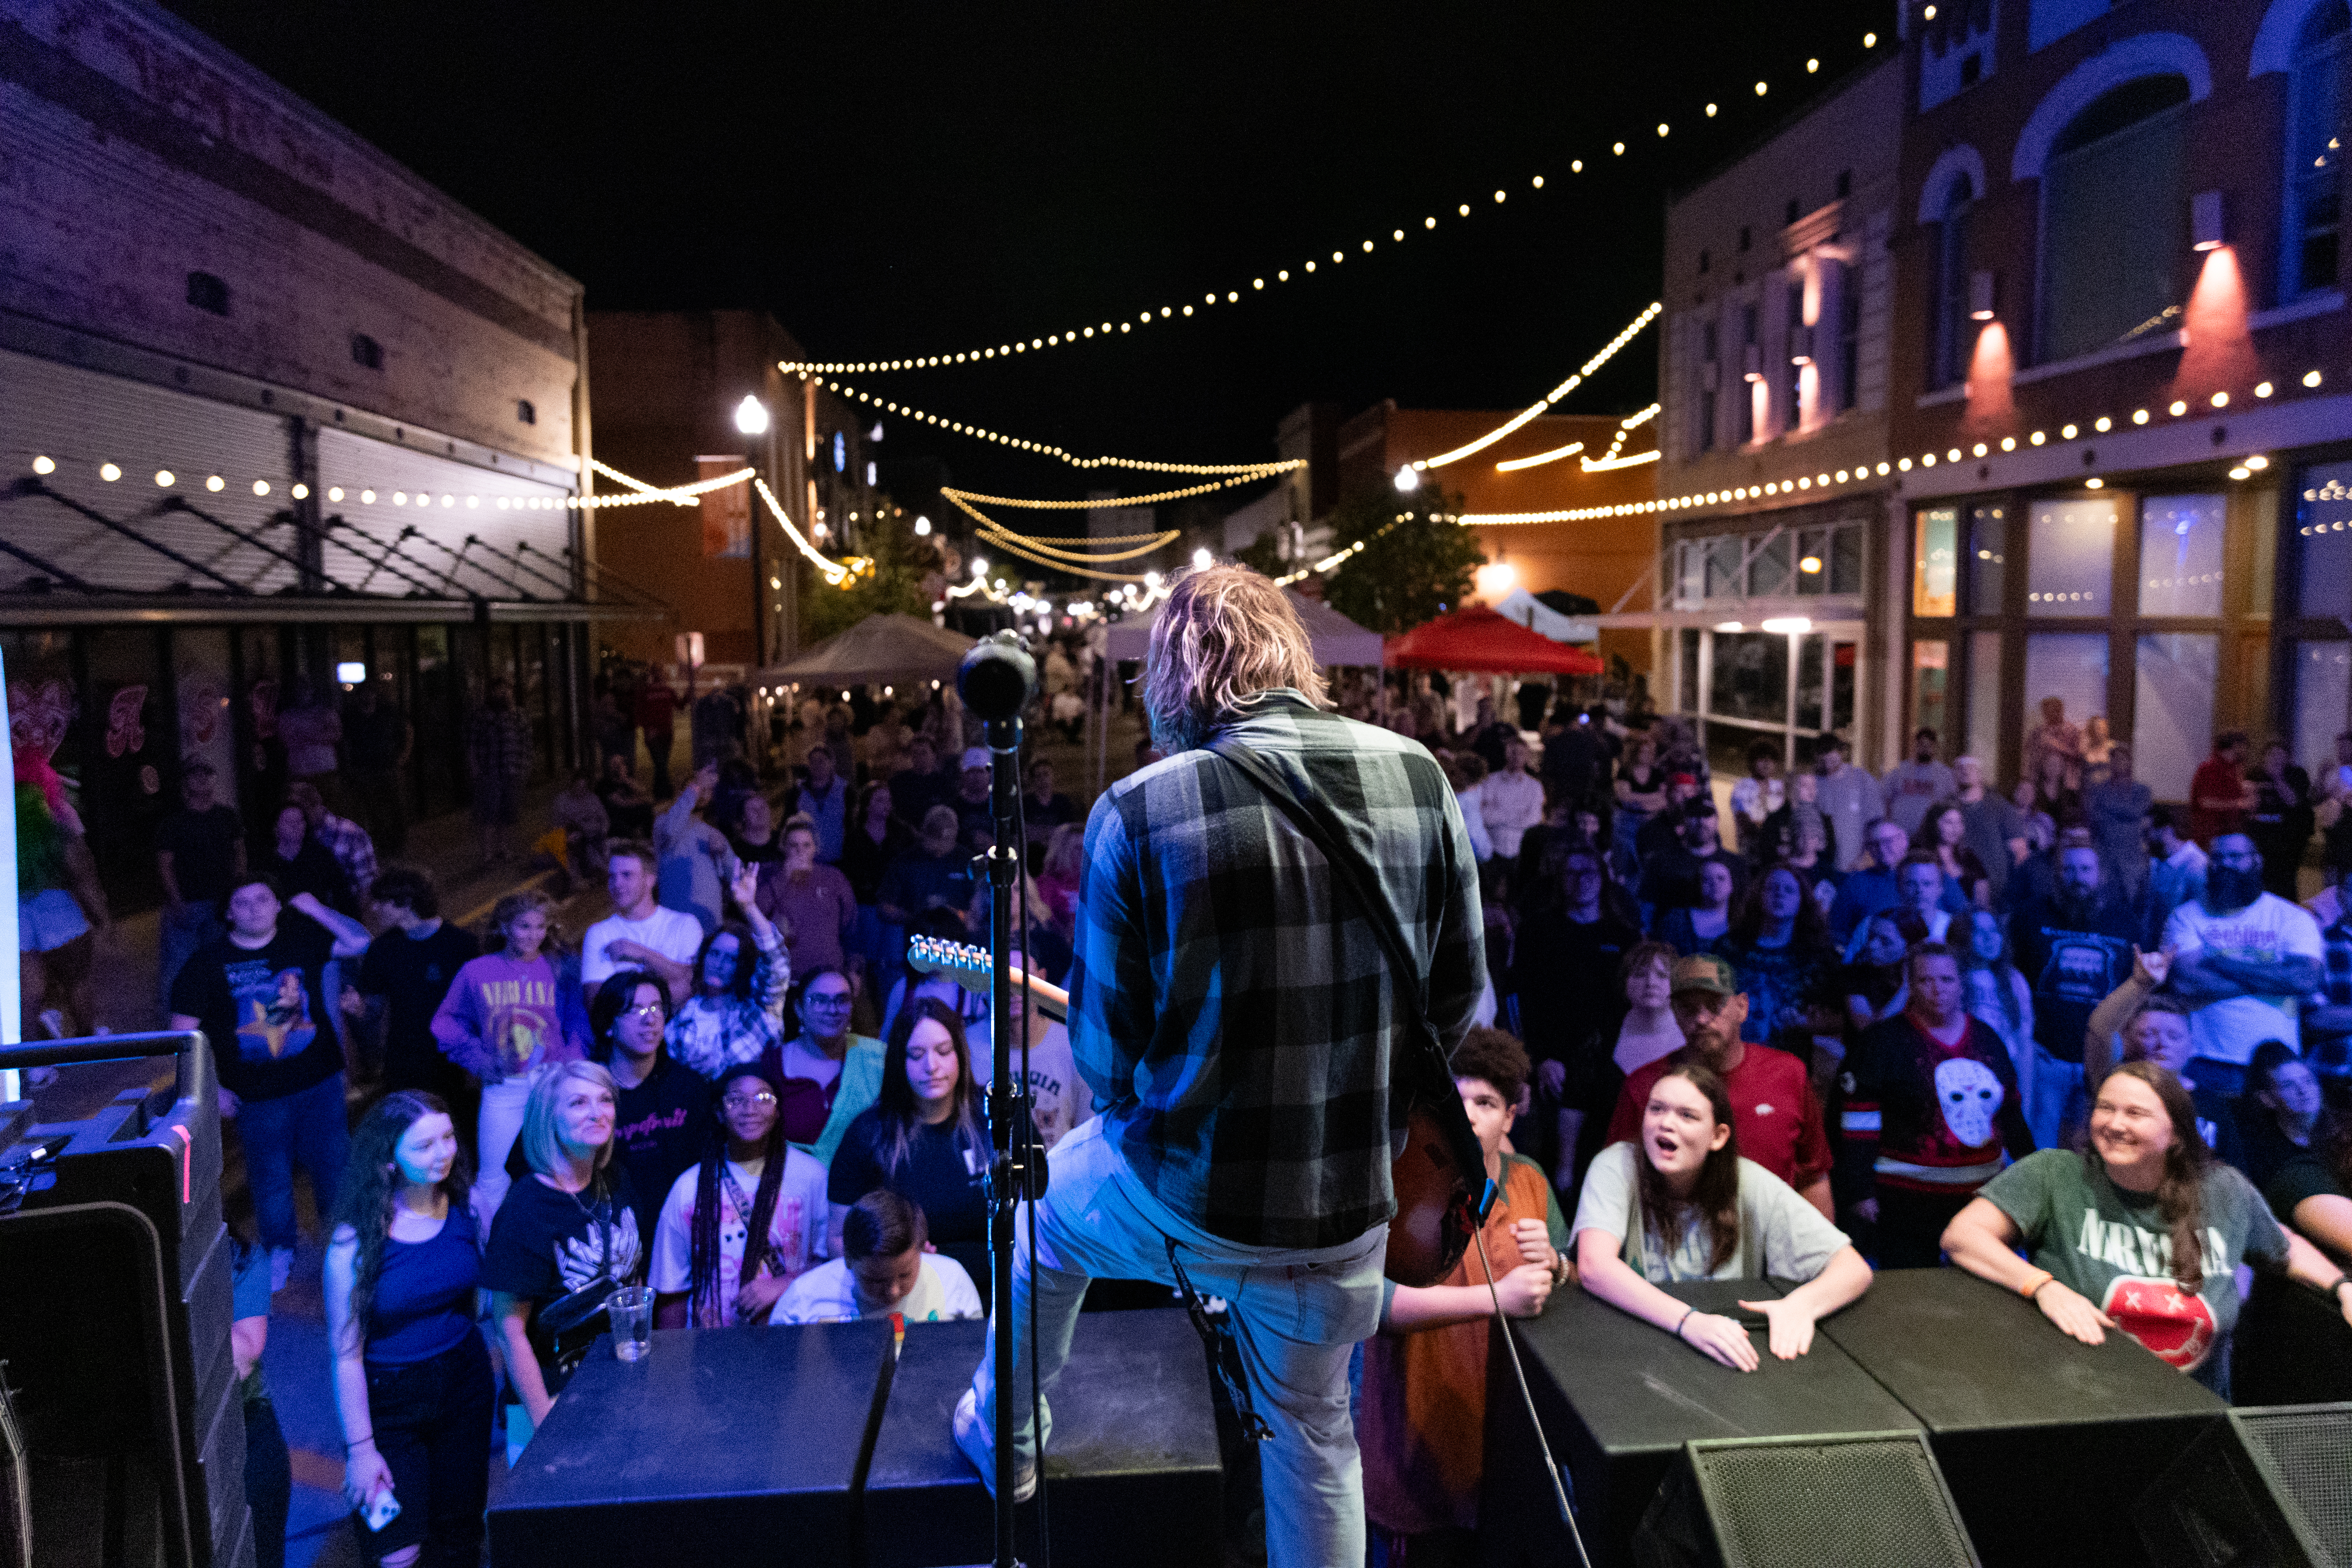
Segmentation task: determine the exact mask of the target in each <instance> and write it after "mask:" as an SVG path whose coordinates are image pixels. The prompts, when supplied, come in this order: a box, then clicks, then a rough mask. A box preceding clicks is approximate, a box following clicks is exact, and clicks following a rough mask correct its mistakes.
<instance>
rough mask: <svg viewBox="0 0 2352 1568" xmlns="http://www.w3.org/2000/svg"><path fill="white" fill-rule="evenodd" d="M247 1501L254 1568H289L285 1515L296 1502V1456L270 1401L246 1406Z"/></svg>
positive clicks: (275, 1408)
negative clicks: (251, 1522) (251, 1516)
mask: <svg viewBox="0 0 2352 1568" xmlns="http://www.w3.org/2000/svg"><path fill="white" fill-rule="evenodd" d="M245 1501H246V1506H247V1507H248V1508H250V1509H252V1510H253V1560H254V1563H255V1568H286V1514H287V1510H289V1509H290V1508H291V1507H292V1506H293V1502H294V1464H293V1456H292V1455H291V1454H289V1452H288V1451H287V1448H286V1433H285V1431H284V1430H283V1429H282V1428H281V1427H280V1426H278V1407H277V1406H276V1405H272V1404H270V1403H269V1401H268V1399H267V1398H262V1399H256V1400H253V1401H251V1402H250V1403H248V1404H247V1405H246V1407H245Z"/></svg>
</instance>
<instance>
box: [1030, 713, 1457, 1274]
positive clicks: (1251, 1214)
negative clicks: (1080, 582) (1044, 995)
mask: <svg viewBox="0 0 2352 1568" xmlns="http://www.w3.org/2000/svg"><path fill="white" fill-rule="evenodd" d="M1221 732H1222V733H1224V734H1228V735H1231V736H1232V737H1234V739H1236V740H1239V741H1240V742H1243V743H1244V745H1247V746H1249V747H1250V748H1251V749H1252V750H1254V751H1255V752H1259V753H1260V754H1261V755H1263V756H1265V759H1266V760H1267V761H1268V763H1271V764H1272V765H1273V766H1274V768H1275V769H1276V771H1277V772H1279V773H1282V774H1283V775H1284V776H1285V777H1286V778H1287V779H1289V780H1290V781H1291V782H1292V784H1293V785H1294V787H1295V788H1297V790H1298V792H1299V793H1300V794H1302V795H1306V794H1308V793H1310V792H1311V793H1313V794H1316V795H1320V796H1322V797H1323V798H1324V799H1326V800H1328V801H1329V802H1330V803H1331V805H1333V807H1334V808H1335V810H1336V813H1337V815H1338V816H1339V818H1340V819H1341V820H1342V822H1343V823H1344V824H1345V825H1346V827H1347V829H1348V832H1349V837H1350V840H1351V842H1352V843H1353V845H1354V846H1355V847H1357V848H1358V849H1359V850H1360V851H1361V852H1362V856H1363V858H1364V859H1365V860H1366V861H1367V862H1369V863H1370V865H1371V867H1372V868H1374V870H1375V871H1376V873H1377V879H1376V883H1375V886H1376V887H1377V888H1378V889H1379V890H1380V893H1381V896H1383V897H1385V898H1386V899H1387V900H1389V901H1390V904H1391V907H1392V908H1393V909H1394V910H1396V913H1397V918H1398V922H1399V923H1400V924H1401V925H1402V928H1403V931H1404V935H1405V941H1406V942H1408V943H1409V944H1410V945H1411V946H1412V949H1413V951H1414V952H1415V954H1416V956H1417V957H1418V958H1419V960H1420V961H1421V964H1422V968H1423V975H1424V984H1425V985H1426V987H1427V989H1428V994H1429V1006H1430V1022H1431V1024H1432V1025H1433V1026H1434V1027H1435V1029H1436V1031H1437V1036H1438V1038H1439V1039H1440V1040H1441V1041H1442V1042H1443V1043H1444V1046H1445V1048H1446V1049H1447V1050H1449V1051H1450V1050H1452V1049H1453V1048H1454V1046H1455V1045H1456V1044H1458V1043H1459V1042H1460V1041H1461V1039H1462V1037H1463V1036H1464V1035H1465V1033H1467V1032H1468V1030H1469V1027H1470V1020H1471V1012H1472V1009H1473V1008H1474V1007H1475V1005H1476V1004H1477V1001H1478V998H1479V995H1480V994H1481V993H1482V992H1483V991H1484V990H1485V988H1486V948H1485V942H1484V940H1483V939H1484V925H1483V922H1482V920H1481V917H1480V913H1479V906H1478V870H1477V865H1476V862H1475V860H1474V859H1473V858H1472V856H1471V851H1470V840H1469V836H1468V834H1467V833H1466V831H1465V828H1464V826H1463V822H1462V812H1461V808H1460V807H1459V806H1458V805H1456V804H1455V802H1454V791H1453V790H1452V788H1451V787H1450V786H1449V785H1448V784H1447V783H1446V780H1445V775H1444V773H1443V772H1441V771H1440V770H1439V768H1438V765H1437V763H1436V762H1435V761H1434V760H1433V759H1432V758H1431V756H1430V754H1429V753H1428V752H1426V751H1425V750H1423V748H1422V747H1421V745H1420V744H1419V743H1417V742H1413V741H1410V740H1406V739H1404V738H1403V737H1402V736H1399V735H1395V734H1392V733H1391V732H1390V731H1386V730H1378V729H1374V728H1373V727H1371V726H1370V725H1369V724H1360V723H1357V722H1355V721H1352V720H1347V719H1341V718H1339V717H1338V716H1336V715H1333V714H1328V713H1323V712H1320V711H1318V710H1316V709H1315V708H1314V707H1313V706H1312V705H1310V704H1309V703H1308V702H1307V700H1306V699H1305V698H1304V697H1303V696H1301V695H1300V694H1299V693H1297V692H1296V691H1291V690H1288V689H1283V690H1278V691H1275V692H1271V693H1266V694H1265V695H1264V696H1263V697H1261V699H1260V700H1257V701H1255V702H1254V703H1253V704H1251V706H1250V708H1249V710H1248V711H1247V712H1246V713H1244V714H1242V715H1237V716H1234V717H1233V718H1231V719H1230V720H1229V721H1228V722H1227V724H1226V726H1225V728H1224V729H1223V731H1221ZM1335 894H1336V889H1334V887H1333V885H1332V881H1331V878H1330V874H1329V870H1328V863H1327V862H1326V861H1325V860H1324V858H1323V856H1322V854H1321V853H1320V852H1319V851H1318V850H1317V849H1316V848H1315V847H1314V846H1313V845H1312V844H1310V843H1308V842H1307V839H1306V838H1304V837H1302V836H1300V834H1299V833H1298V831H1297V829H1296V828H1294V827H1293V826H1291V825H1290V823H1289V822H1288V821H1287V820H1286V818H1285V817H1283V816H1281V815H1280V814H1279V813H1278V811H1277V810H1276V807H1275V806H1274V805H1271V804H1269V803H1268V802H1267V800H1266V798H1265V795H1263V794H1262V793H1261V792H1260V791H1259V790H1258V788H1257V786H1256V785H1255V784H1252V783H1251V782H1250V781H1249V780H1248V779H1247V778H1246V777H1244V775H1243V774H1242V773H1241V772H1240V771H1239V770H1238V769H1236V768H1234V766H1233V764H1231V763H1227V762H1225V761H1224V760H1223V759H1222V758H1220V757H1218V756H1216V755H1215V754H1214V753H1213V752H1207V751H1192V752H1181V753H1180V754H1179V755H1176V756H1173V757H1170V758H1168V759H1167V760H1166V761H1164V762H1160V763H1154V764H1153V765H1152V766H1150V767H1149V768H1146V769H1144V770H1142V771H1141V772H1139V773H1134V774H1131V775H1130V776H1129V777H1127V778H1125V779H1122V780H1121V781H1119V782H1118V784H1114V785H1112V786H1111V788H1110V790H1109V791H1108V793H1107V794H1105V795H1103V797H1102V798H1101V799H1100V800H1098V801H1097V802H1096V803H1095V807H1094V812H1093V815H1092V816H1090V817H1089V818H1088V820H1087V864H1086V872H1085V880H1084V882H1083V883H1082V885H1081V888H1080V891H1079V895H1078V929H1077V943H1076V948H1077V953H1076V963H1075V964H1074V965H1073V966H1072V969H1071V972H1070V976H1071V977H1070V1047H1071V1050H1072V1053H1073V1054H1074V1056H1075V1057H1076V1064H1077V1068H1078V1073H1079V1076H1080V1077H1081V1078H1083V1079H1085V1080H1086V1082H1087V1086H1088V1087H1089V1088H1090V1089H1093V1090H1094V1092H1095V1094H1096V1095H1097V1097H1098V1099H1099V1100H1100V1101H1101V1103H1102V1105H1103V1107H1104V1109H1103V1111H1102V1116H1103V1121H1104V1129H1105V1131H1106V1132H1107V1133H1108V1135H1109V1136H1110V1138H1111V1139H1112V1140H1113V1144H1114V1147H1116V1148H1117V1149H1118V1152H1119V1153H1120V1155H1121V1156H1122V1157H1123V1158H1124V1159H1125V1160H1126V1162H1127V1164H1128V1167H1129V1169H1130V1170H1131V1171H1133V1172H1134V1173H1135V1175H1136V1176H1137V1178H1138V1179H1139V1180H1140V1181H1141V1182H1142V1183H1143V1184H1144V1185H1145V1186H1147V1187H1149V1188H1150V1190H1151V1192H1152V1194H1154V1195H1155V1196H1157V1197H1158V1198H1159V1200H1160V1202H1161V1203H1164V1204H1166V1205H1168V1206H1169V1207H1170V1208H1171V1209H1174V1210H1175V1211H1176V1212H1177V1213H1179V1214H1181V1215H1185V1216H1187V1217H1188V1218H1191V1219H1192V1220H1194V1221H1195V1222H1197V1223H1198V1224H1199V1225H1200V1226H1202V1228H1204V1229H1206V1230H1208V1231H1210V1232H1212V1233H1213V1234H1215V1235H1217V1236H1221V1237H1225V1238H1226V1239H1228V1240H1231V1241H1234V1242H1239V1243H1241V1244H1243V1245H1244V1246H1251V1247H1276V1248H1286V1249H1287V1248H1297V1249H1305V1248H1313V1247H1333V1246H1337V1245H1339V1243H1341V1242H1345V1241H1348V1240H1350V1239H1352V1238H1353V1237H1358V1236H1360V1235H1362V1234H1363V1233H1364V1232H1365V1231H1367V1230H1369V1229H1370V1228H1371V1227H1372V1226H1376V1225H1380V1224H1381V1223H1383V1222H1385V1221H1386V1220H1388V1219H1389V1218H1390V1217H1391V1215H1392V1214H1393V1213H1394V1211H1395V1206H1396V1204H1395V1194H1394V1193H1393V1191H1392V1190H1391V1185H1390V1182H1389V1163H1390V1157H1391V1142H1390V1133H1391V1114H1392V1112H1391V1095H1390V1047H1391V1042H1392V1041H1396V1040H1402V1039H1408V1038H1409V1036H1408V1035H1407V1034H1406V1033H1405V1030H1404V1028H1403V1026H1402V1023H1401V1014H1400V1009H1401V1008H1402V1007H1403V1006H1405V1005H1407V1003H1406V1001H1405V996H1406V993H1405V992H1404V990H1403V989H1402V986H1401V985H1400V984H1397V983H1396V982H1395V981H1394V980H1392V979H1391V976H1390V974H1389V963H1388V961H1387V958H1386V957H1385V955H1384V952H1383V950H1382V947H1381V941H1380V938H1379V936H1378V935H1377V934H1376V933H1375V931H1374V930H1373V928H1372V926H1371V925H1370V922H1368V921H1366V920H1365V919H1364V918H1363V917H1362V915H1360V914H1359V913H1356V912H1354V911H1352V910H1342V909H1340V908H1339V907H1338V906H1337V900H1336V897H1335Z"/></svg>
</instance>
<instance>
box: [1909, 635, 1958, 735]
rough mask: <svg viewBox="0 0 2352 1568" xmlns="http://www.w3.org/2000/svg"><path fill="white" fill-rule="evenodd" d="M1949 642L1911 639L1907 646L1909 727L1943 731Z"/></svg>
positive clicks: (1944, 728)
mask: <svg viewBox="0 0 2352 1568" xmlns="http://www.w3.org/2000/svg"><path fill="white" fill-rule="evenodd" d="M1951 668H1952V645H1951V644H1949V643H1946V642H1915V643H1913V644H1912V645H1911V728H1912V729H1914V730H1933V731H1936V733H1937V734H1938V735H1941V734H1944V733H1945V732H1946V721H1947V720H1948V719H1949V718H1950V716H1951V715H1950V712H1949V708H1948V703H1949V696H1950V691H1949V680H1948V677H1949V676H1950V674H1951Z"/></svg>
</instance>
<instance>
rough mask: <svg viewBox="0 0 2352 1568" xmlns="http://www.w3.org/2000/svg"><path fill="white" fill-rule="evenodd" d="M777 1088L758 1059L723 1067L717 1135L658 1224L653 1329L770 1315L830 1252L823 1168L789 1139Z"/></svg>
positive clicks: (717, 1089)
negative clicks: (812, 1263)
mask: <svg viewBox="0 0 2352 1568" xmlns="http://www.w3.org/2000/svg"><path fill="white" fill-rule="evenodd" d="M777 1089H778V1084H777V1080H776V1079H775V1078H774V1076H773V1075H772V1073H771V1072H770V1071H769V1069H768V1068H765V1067H762V1066H761V1065H760V1064H758V1063H756V1062H748V1063H747V1062H737V1063H734V1064H732V1065H730V1066H729V1067H728V1068H725V1069H724V1070H723V1071H721V1072H720V1073H719V1082H718V1083H717V1084H716V1085H715V1086H713V1088H712V1090H711V1108H712V1110H714V1111H715V1112H716V1113H717V1118H718V1123H719V1136H720V1139H721V1142H720V1143H719V1146H718V1147H716V1148H714V1149H712V1150H711V1152H709V1153H708V1154H706V1155H704V1156H703V1158H702V1163H700V1164H699V1165H698V1166H697V1167H696V1168H695V1169H693V1170H691V1171H688V1172H687V1173H684V1174H683V1175H681V1176H679V1177H678V1179H677V1181H676V1182H674V1183H672V1184H671V1185H670V1189H669V1196H668V1198H667V1200H666V1201H665V1202H664V1203H663V1204H662V1211H661V1221H660V1223H659V1224H658V1225H657V1226H655V1229H654V1250H653V1280H652V1282H653V1288H654V1292H655V1296H654V1326H655V1327H656V1328H663V1329H684V1328H697V1329H716V1328H721V1327H724V1326H726V1325H727V1324H730V1323H761V1322H765V1321H767V1318H768V1313H769V1311H770V1310H771V1309H772V1308H773V1307H774V1306H775V1304H776V1300H777V1298H778V1297H780V1296H782V1294H783V1293H784V1287H786V1286H787V1285H790V1284H791V1283H792V1282H793V1280H794V1279H798V1278H799V1277H800V1276H801V1274H802V1272H803V1270H805V1269H806V1268H808V1266H809V1263H810V1261H811V1259H812V1258H813V1257H815V1256H820V1255H822V1254H823V1253H824V1249H825V1247H824V1243H825V1235H824V1232H825V1220H826V1214H825V1207H824V1166H823V1165H820V1164H818V1163H816V1161H815V1160H814V1159H812V1158H811V1157H810V1156H808V1155H806V1154H803V1153H802V1152H800V1151H799V1150H797V1149H795V1148H793V1146H792V1145H791V1144H790V1143H788V1142H785V1141H784V1133H783V1122H782V1119H781V1118H780V1117H779V1116H778V1115H777V1104H778V1100H779V1096H778V1094H777ZM752 1237H759V1238H760V1241H759V1243H758V1245H756V1246H754V1245H753V1244H752V1241H751V1238H752Z"/></svg>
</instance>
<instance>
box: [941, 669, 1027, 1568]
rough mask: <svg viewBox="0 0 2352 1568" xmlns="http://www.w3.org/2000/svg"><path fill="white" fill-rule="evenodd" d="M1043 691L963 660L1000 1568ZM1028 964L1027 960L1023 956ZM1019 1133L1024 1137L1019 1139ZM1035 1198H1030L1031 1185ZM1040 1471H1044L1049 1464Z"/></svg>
mask: <svg viewBox="0 0 2352 1568" xmlns="http://www.w3.org/2000/svg"><path fill="white" fill-rule="evenodd" d="M1035 681H1036V667H1035V666H1034V664H1032V663H1031V662H1030V659H1029V656H1028V655H1027V654H1026V653H1025V652H1024V651H1023V650H1022V647H1021V644H1020V639H1019V638H1018V637H1015V636H1014V635H1013V634H1012V633H1010V632H1001V633H999V634H997V635H996V636H995V637H988V638H984V639H982V641H981V642H980V643H978V644H977V645H975V646H974V647H973V648H972V649H971V652H970V653H968V654H966V655H965V656H964V659H963V663H962V666H961V668H960V669H959V670H958V671H957V675H956V688H957V690H958V691H959V693H960V694H961V696H962V698H963V700H964V705H965V707H967V708H969V709H971V710H972V711H973V712H974V713H975V714H977V715H978V716H979V717H980V718H981V719H982V721H984V722H985V724H986V726H987V728H986V731H985V735H986V738H987V742H988V753H989V806H990V816H991V817H992V819H993V820H994V822H995V825H996V841H995V843H994V844H992V845H991V846H990V847H989V851H988V883H989V920H988V957H989V969H990V972H991V975H992V979H991V982H990V985H989V998H988V1000H989V1016H990V1019H991V1027H990V1041H989V1046H990V1050H989V1058H990V1072H989V1083H988V1098H987V1107H988V1133H989V1142H990V1144H991V1146H992V1156H991V1159H990V1162H989V1177H988V1253H989V1279H990V1280H991V1285H992V1288H991V1292H990V1303H989V1305H990V1308H991V1310H990V1312H989V1317H990V1319H991V1320H992V1328H993V1330H994V1341H995V1342H994V1347H993V1351H992V1353H993V1355H994V1357H995V1362H996V1372H995V1375H994V1377H993V1378H992V1384H993V1386H994V1388H995V1390H996V1431H995V1433H994V1434H993V1437H994V1440H995V1445H996V1485H995V1488H994V1491H995V1493H996V1568H1017V1565H1018V1562H1019V1559H1018V1558H1017V1557H1016V1555H1015V1553H1014V1550H1013V1441H1012V1437H1013V1398H1014V1397H1016V1396H1017V1391H1015V1390H1013V1389H1011V1388H1009V1387H1008V1384H1009V1383H1011V1382H1013V1381H1014V1380H1013V1345H1014V1340H1013V1331H1014V1324H1013V1216H1014V1210H1015V1209H1016V1207H1017V1206H1018V1205H1019V1203H1020V1201H1021V1199H1022V1198H1023V1197H1024V1196H1025V1197H1032V1198H1034V1197H1035V1196H1037V1195H1039V1194H1041V1193H1042V1191H1043V1187H1044V1183H1043V1181H1042V1179H1041V1178H1042V1177H1043V1176H1044V1174H1045V1173H1044V1171H1043V1170H1042V1169H1032V1162H1033V1161H1034V1159H1035V1158H1036V1155H1035V1147H1036V1145H1035V1141H1034V1139H1033V1138H1031V1137H1030V1136H1029V1135H1028V1131H1027V1129H1028V1126H1029V1085H1028V1083H1027V1081H1026V1080H1025V1079H1022V1080H1016V1079H1014V1077H1013V1030H1014V1029H1015V1028H1016V1027H1017V1024H1016V1022H1015V1019H1014V1014H1013V974H1012V970H1011V967H1010V965H1009V964H1008V963H1007V962H1006V959H1007V956H1008V954H1009V952H1010V947H1011V941H1012V935H1013V885H1014V882H1015V880H1016V879H1017V877H1018V876H1019V873H1020V869H1021V863H1022V862H1021V857H1022V854H1023V850H1024V845H1023V844H1022V843H1021V842H1020V834H1019V815H1020V809H1021V710H1022V709H1023V708H1024V707H1025V706H1026V705H1027V703H1028V699H1029V692H1030V690H1031V689H1032V688H1033V687H1034V684H1035ZM1025 961H1026V955H1025V954H1024V962H1025ZM1016 1130H1018V1131H1020V1134H1021V1135H1020V1136H1019V1137H1017V1138H1016V1137H1015V1136H1014V1133H1015V1131H1016ZM1033 1183H1034V1184H1035V1187H1036V1190H1035V1191H1033V1190H1032V1184H1033ZM1037 1463H1038V1464H1039V1466H1040V1467H1041V1468H1042V1467H1043V1465H1044V1463H1045V1456H1044V1455H1043V1454H1042V1453H1040V1454H1039V1455H1038V1457H1037Z"/></svg>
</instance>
